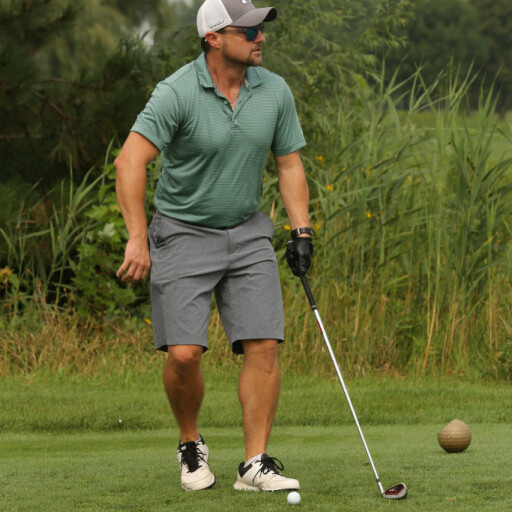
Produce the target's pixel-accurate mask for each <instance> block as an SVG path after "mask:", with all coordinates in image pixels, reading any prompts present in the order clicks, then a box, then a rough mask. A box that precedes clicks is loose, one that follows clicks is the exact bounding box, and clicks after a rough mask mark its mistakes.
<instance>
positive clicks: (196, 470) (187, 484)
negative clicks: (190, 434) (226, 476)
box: [176, 436, 215, 491]
mask: <svg viewBox="0 0 512 512" xmlns="http://www.w3.org/2000/svg"><path fill="white" fill-rule="evenodd" d="M176 453H177V455H178V461H179V463H180V467H181V487H182V488H183V489H185V490H186V491H201V490H203V489H209V488H210V487H213V486H214V485H215V476H213V473H212V472H211V471H210V466H209V465H208V456H209V454H210V452H209V450H208V446H206V444H205V443H204V439H203V438H202V436H201V438H200V439H199V441H197V442H196V441H189V442H187V443H181V442H180V445H179V447H178V451H177V452H176Z"/></svg>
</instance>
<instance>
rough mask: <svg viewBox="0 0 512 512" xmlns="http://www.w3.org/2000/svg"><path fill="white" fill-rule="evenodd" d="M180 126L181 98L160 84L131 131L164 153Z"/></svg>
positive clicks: (168, 87)
mask: <svg viewBox="0 0 512 512" xmlns="http://www.w3.org/2000/svg"><path fill="white" fill-rule="evenodd" d="M179 125H180V101H179V97H178V95H177V93H176V91H175V90H174V88H173V87H171V86H170V85H168V84H165V83H163V82H160V83H159V84H158V85H157V86H156V88H155V90H154V91H153V94H152V95H151V98H150V99H149V101H148V102H147V104H146V106H145V107H144V110H143V111H142V112H141V113H140V114H139V115H138V116H137V119H136V120H135V124H134V125H133V126H132V129H131V131H133V132H137V133H140V134H141V135H143V136H144V137H146V139H148V140H149V141H150V142H152V143H153V144H154V145H155V146H156V147H157V148H158V149H159V150H160V151H162V150H163V149H165V148H166V147H167V145H168V144H169V143H170V142H171V140H172V138H173V136H174V134H175V133H176V130H177V129H178V127H179Z"/></svg>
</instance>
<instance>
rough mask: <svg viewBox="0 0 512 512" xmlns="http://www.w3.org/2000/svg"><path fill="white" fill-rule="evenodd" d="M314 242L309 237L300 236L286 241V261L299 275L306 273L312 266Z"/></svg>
mask: <svg viewBox="0 0 512 512" xmlns="http://www.w3.org/2000/svg"><path fill="white" fill-rule="evenodd" d="M312 256H313V242H312V241H311V238H309V237H298V238H294V239H293V240H290V241H289V242H287V243H286V261H287V262H288V266H289V267H290V269H291V271H292V272H293V273H294V274H295V275H296V276H297V277H301V276H302V277H303V276H305V275H306V272H307V271H308V269H309V267H310V266H311V257H312Z"/></svg>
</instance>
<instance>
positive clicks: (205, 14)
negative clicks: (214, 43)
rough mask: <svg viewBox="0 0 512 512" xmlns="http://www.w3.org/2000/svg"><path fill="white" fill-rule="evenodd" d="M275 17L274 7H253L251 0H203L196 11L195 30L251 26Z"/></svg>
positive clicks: (199, 31)
mask: <svg viewBox="0 0 512 512" xmlns="http://www.w3.org/2000/svg"><path fill="white" fill-rule="evenodd" d="M276 17H277V9H276V8H275V7H261V8H259V9H257V8H256V7H254V5H253V3H252V2H251V0H205V2H204V3H203V5H201V7H200V8H199V11H198V12H197V32H198V33H199V37H204V35H205V34H206V32H215V31H217V30H220V29H221V28H224V27H227V26H228V25H234V26H235V27H253V26H255V25H259V24H260V23H263V22H264V21H273V20H275V19H276Z"/></svg>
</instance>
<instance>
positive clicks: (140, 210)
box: [114, 132, 159, 282]
mask: <svg viewBox="0 0 512 512" xmlns="http://www.w3.org/2000/svg"><path fill="white" fill-rule="evenodd" d="M158 153H159V150H158V148H157V147H156V146H154V145H153V144H152V143H151V142H150V141H149V140H148V139H146V138H145V137H143V136H142V135H140V134H139V133H137V132H130V134H129V135H128V138H127V139H126V142H125V143H124V145H123V148H122V149H121V152H120V153H119V156H118V157H117V158H116V160H115V162H114V165H115V168H116V192H117V201H118V203H119V206H120V208H121V212H122V214H123V219H124V222H125V224H126V229H127V230H128V242H127V244H126V249H125V255H124V261H123V264H122V265H121V266H120V267H119V269H118V271H117V272H116V275H117V276H118V277H121V280H122V281H130V282H133V281H140V280H142V279H144V278H145V277H146V275H147V273H148V271H149V267H150V266H151V262H150V259H149V248H148V233H147V220H146V213H145V211H144V198H145V195H146V165H147V164H149V163H150V162H151V161H152V160H154V159H155V158H156V156H157V155H158Z"/></svg>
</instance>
